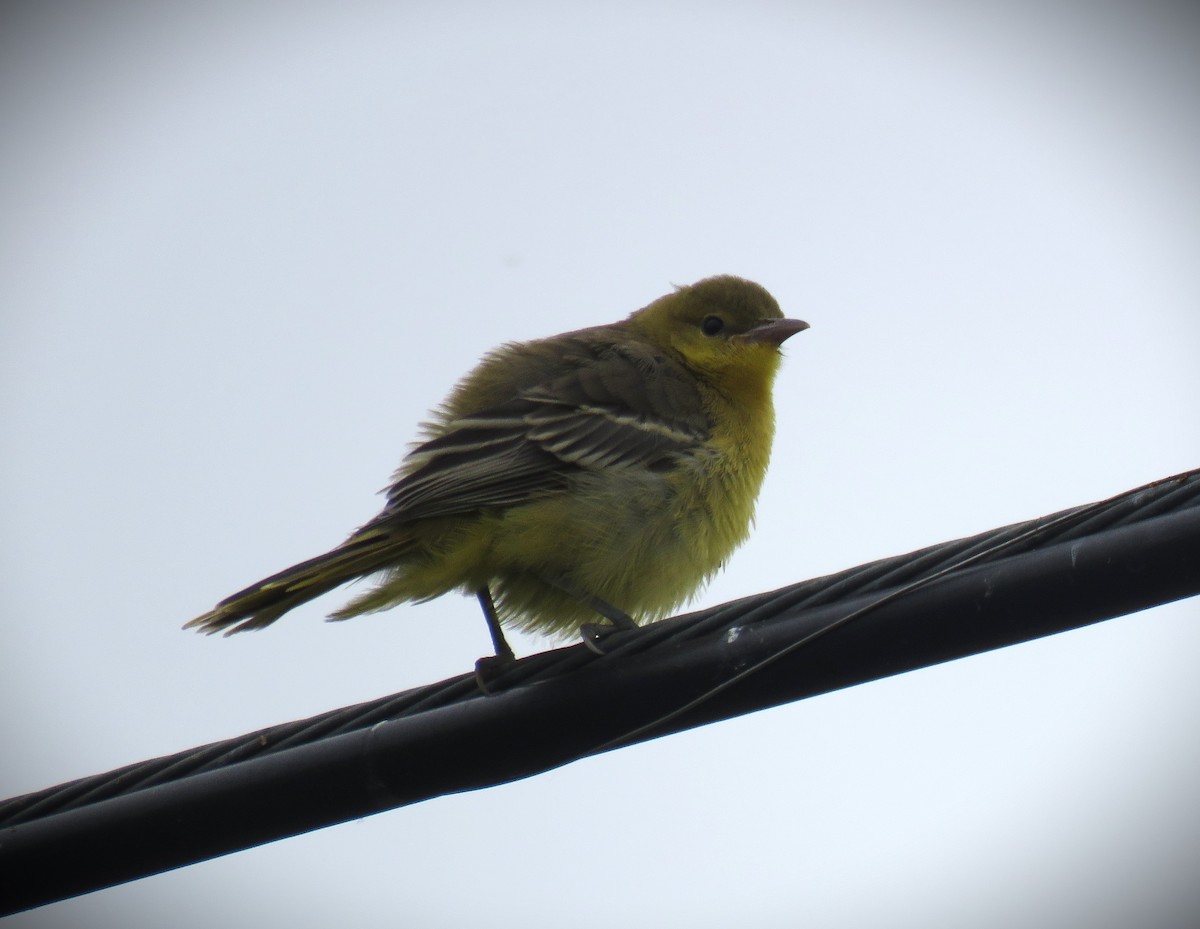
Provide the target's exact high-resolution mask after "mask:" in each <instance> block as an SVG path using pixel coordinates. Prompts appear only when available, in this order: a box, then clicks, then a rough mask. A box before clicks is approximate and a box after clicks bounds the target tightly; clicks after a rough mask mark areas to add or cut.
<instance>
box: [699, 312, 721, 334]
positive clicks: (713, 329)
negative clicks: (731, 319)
mask: <svg viewBox="0 0 1200 929" xmlns="http://www.w3.org/2000/svg"><path fill="white" fill-rule="evenodd" d="M724 328H725V320H723V319H721V317H720V316H705V317H704V321H703V322H701V323H700V331H701V332H703V333H704V334H705V335H716V334H717V333H718V332H720V331H721V330H722V329H724Z"/></svg>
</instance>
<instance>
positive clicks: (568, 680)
mask: <svg viewBox="0 0 1200 929" xmlns="http://www.w3.org/2000/svg"><path fill="white" fill-rule="evenodd" d="M1196 593H1200V471H1193V472H1188V473H1187V474H1183V475H1178V476H1176V477H1173V478H1168V479H1165V480H1163V481H1158V482H1156V483H1154V484H1152V485H1148V486H1147V487H1143V488H1138V489H1136V490H1133V491H1129V492H1128V493H1125V494H1121V495H1120V496H1118V497H1115V498H1113V499H1111V500H1108V501H1103V502H1101V503H1095V504H1089V505H1087V506H1084V507H1077V508H1075V509H1072V510H1066V511H1063V512H1061V513H1058V514H1054V515H1052V516H1048V517H1044V518H1041V519H1038V520H1031V521H1029V522H1025V523H1020V524H1017V525H1014V526H1007V527H1003V528H1001V529H998V530H994V531H992V532H988V533H983V534H981V535H978V536H974V537H972V538H969V539H963V540H958V541H954V542H948V543H944V544H942V545H937V546H933V547H931V548H927V549H924V550H921V551H918V552H914V553H912V554H910V555H905V556H900V557H896V558H889V559H884V560H882V561H878V562H874V563H871V564H868V565H864V566H861V567H859V568H854V569H851V570H849V571H844V572H841V573H839V574H835V575H831V576H829V577H824V578H818V579H815V580H811V581H806V582H803V583H801V584H796V585H793V586H791V587H787V588H783V589H782V590H778V591H774V592H770V593H766V594H760V595H757V596H754V597H747V598H745V599H742V600H738V601H734V602H732V603H728V604H724V605H722V606H719V607H715V608H713V609H709V610H705V611H701V612H698V613H693V614H690V615H687V616H681V617H676V618H674V619H670V620H664V621H663V622H661V623H656V624H653V625H651V626H648V627H646V628H644V629H639V630H635V631H628V632H619V633H616V634H614V635H612V636H611V637H609V638H608V639H605V640H604V642H603V645H604V647H605V649H606V653H605V654H604V655H601V656H597V655H594V654H593V653H592V652H590V651H589V650H588V649H587V648H585V647H584V646H582V645H578V646H574V647H570V648H564V649H557V650H553V651H549V652H543V653H541V654H538V655H534V656H531V657H530V658H527V659H524V660H522V661H520V662H517V663H516V664H515V665H514V666H513V668H512V669H511V670H510V671H508V672H506V673H505V674H504V675H503V676H502V677H501V678H500V679H499V680H497V681H495V682H493V686H494V687H499V688H501V689H499V691H498V692H494V693H492V694H489V695H484V694H482V693H480V691H479V690H478V688H477V687H476V685H475V682H474V679H473V676H472V675H463V676H460V677H457V678H452V679H450V680H448V681H443V682H441V683H439V684H435V685H431V686H428V687H422V688H417V689H414V690H409V691H406V692H404V693H401V694H396V695H393V696H390V697H386V698H383V699H381V700H376V701H371V702H368V703H362V704H359V705H357V706H353V707H348V708H345V709H341V710H336V711H333V712H329V713H324V714H322V715H320V716H316V717H313V718H311V719H307V720H301V721H298V722H293V723H288V724H284V725H281V726H275V727H271V728H269V729H264V730H261V731H260V732H256V733H250V734H249V735H246V736H242V737H239V738H236V739H230V740H226V741H223V742H217V743H213V744H211V745H207V746H203V747H201V748H198V749H193V750H191V751H187V752H181V753H179V754H177V755H172V756H168V757H165V758H159V759H154V760H152V761H147V762H142V763H140V764H135V765H130V766H128V767H125V768H122V769H119V770H118V771H114V772H110V773H108V774H103V775H97V776H94V777H89V778H83V779H80V780H77V781H72V782H70V783H68V784H63V785H60V786H59V787H54V788H50V789H48V790H43V791H38V792H36V793H33V794H28V795H25V796H23V797H17V798H14V799H12V800H9V801H6V802H4V803H3V804H0V913H8V912H14V911H16V910H20V909H24V908H28V907H31V906H37V905H40V904H42V903H46V902H50V901H52V900H57V899H62V898H64V897H67V896H72V895H74V894H78V893H85V892H87V891H89V890H94V889H98V888H100V887H104V886H109V885H111V884H114V883H119V882H121V881H125V880H131V879H133V878H136V877H141V876H145V875H147V874H153V873H157V872H160V871H163V870H167V869H170V868H174V867H179V866H181V865H183V864H188V863H192V862H195V861H200V860H203V859H205V858H209V857H213V856H216V855H220V854H225V853H228V852H231V851H235V850H238V849H242V848H247V847H250V846H252V845H256V844H260V843H262V842H267V841H271V840H274V839H277V838H282V837H284V836H287V835H294V834H296V833H299V832H304V831H307V830H310V829H315V828H319V827H321V826H325V825H331V824H333V823H337V822H342V821H345V820H347V819H353V818H357V817H360V816H363V815H367V814H369V813H373V812H379V811H382V810H385V809H391V808H394V807H397V806H402V805H405V804H408V803H414V802H418V801H420V800H424V799H428V798H430V797H434V796H439V795H442V794H447V793H453V792H456V791H461V790H471V789H476V788H479V787H485V786H490V785H494V784H498V783H503V782H505V781H509V780H513V779H516V778H520V777H526V776H529V775H531V774H535V773H538V772H541V771H545V770H547V769H549V768H552V767H556V766H558V765H561V764H565V763H568V762H570V761H573V760H576V759H578V758H580V757H583V756H585V755H588V754H593V753H595V752H597V751H601V750H607V749H609V748H613V747H616V746H618V745H623V744H629V743H631V742H633V741H642V740H644V739H648V738H653V737H657V736H660V735H664V734H667V733H669V732H674V731H679V730H681V729H686V728H690V727H693V726H698V725H702V724H704V723H707V722H712V721H714V720H717V719H724V718H728V717H730V716H734V715H738V714H740V713H745V712H750V711H752V710H756V709H761V708H763V707H766V706H772V705H776V704H779V703H783V702H787V701H790V700H796V699H801V698H803V697H806V696H812V695H814V694H818V693H824V692H827V691H829V690H833V689H836V688H839V687H845V686H849V685H851V684H854V683H860V682H863V681H867V680H872V679H875V678H879V677H883V676H887V675H890V674H896V673H899V672H901V671H906V670H911V669H913V668H918V667H923V666H926V665H929V664H934V663H937V662H941V661H946V660H950V659H952V658H956V657H962V656H964V655H969V654H975V653H977V652H980V651H985V650H988V649H991V648H997V647H1000V646H1002V645H1008V644H1014V643H1016V642H1021V641H1026V640H1028V639H1031V638H1036V637H1039V636H1042V635H1048V634H1051V633H1053V632H1059V631H1063V630H1066V629H1070V628H1075V627H1078V626H1081V625H1085V624H1087V623H1091V622H1096V621H1098V620H1101V619H1105V618H1110V617H1112V616H1118V615H1123V614H1125V613H1129V612H1132V611H1134V610H1138V609H1143V608H1145V607H1148V606H1153V605H1156V604H1159V603H1165V602H1168V601H1171V600H1175V599H1179V598H1181V597H1185V596H1190V595H1194V594H1196ZM731 682H732V683H731Z"/></svg>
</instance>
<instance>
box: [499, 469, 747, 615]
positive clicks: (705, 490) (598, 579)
mask: <svg viewBox="0 0 1200 929" xmlns="http://www.w3.org/2000/svg"><path fill="white" fill-rule="evenodd" d="M676 477H677V476H676ZM724 493H725V489H724V488H723V487H720V486H718V487H710V486H707V485H704V484H703V483H702V482H698V481H695V480H692V481H685V482H680V481H679V480H672V479H671V478H670V477H669V476H663V475H657V474H647V473H645V472H642V473H641V474H630V475H629V476H628V478H627V479H624V480H620V481H614V480H613V475H612V474H611V473H609V474H608V475H606V477H605V479H603V480H597V481H594V482H589V481H586V480H580V481H577V482H576V483H575V485H573V486H572V488H571V492H570V493H565V494H562V495H557V496H555V497H550V498H546V499H544V500H540V501H536V502H532V503H529V504H526V505H524V506H520V507H514V508H513V509H511V510H509V511H507V512H506V513H504V514H503V516H502V517H501V518H500V521H499V523H498V525H497V526H496V528H495V533H494V535H493V537H492V545H491V547H490V557H489V558H488V561H489V562H490V564H489V566H488V570H489V573H490V574H491V575H492V581H491V583H492V584H493V586H494V588H495V592H496V593H497V594H498V598H499V602H500V606H501V610H502V613H504V614H507V615H508V616H509V617H511V618H513V619H514V620H515V621H516V622H517V624H518V625H522V626H525V627H529V628H535V629H538V630H541V631H551V632H553V631H560V632H572V631H574V629H575V628H576V627H577V626H578V625H579V623H581V622H591V621H595V619H596V616H595V614H594V613H593V612H592V611H591V610H590V609H588V608H587V607H586V606H584V605H582V604H581V603H579V602H578V599H577V598H572V597H571V596H570V595H569V594H566V593H564V592H563V591H562V590H560V589H558V588H557V587H555V586H554V582H555V581H557V582H560V583H563V585H564V586H568V587H571V588H575V589H577V590H582V591H585V592H587V593H588V594H591V595H592V596H595V597H599V598H600V599H601V600H604V601H606V602H607V603H610V604H612V605H613V606H615V607H617V608H619V609H621V610H623V611H624V612H626V613H628V614H629V615H631V616H633V617H634V618H635V619H637V620H638V621H639V622H645V621H649V620H654V619H660V618H662V617H663V616H665V615H667V614H668V613H669V612H671V611H672V610H674V609H675V608H676V607H678V606H680V605H681V604H682V603H684V602H686V601H687V600H688V599H689V598H690V597H691V596H692V595H693V594H694V593H695V592H696V590H697V589H698V588H699V586H700V585H701V584H703V583H704V581H706V580H707V579H708V578H709V577H710V576H711V575H712V573H713V572H715V571H716V570H717V569H718V568H719V567H720V566H721V564H722V562H723V561H724V560H725V558H726V557H728V555H729V554H730V552H732V550H733V549H734V548H735V547H736V546H737V545H738V544H739V543H740V542H741V541H742V540H743V538H744V537H745V535H746V533H747V531H748V528H749V523H750V512H749V510H746V512H745V514H744V515H742V514H740V513H738V512H737V510H736V508H735V509H734V510H731V509H730V508H729V506H728V501H727V500H725V499H721V500H717V499H714V494H724ZM714 512H716V513H723V514H725V516H724V518H723V519H717V518H714V516H713V513H714ZM731 513H732V516H731V515H730V514H731ZM564 582H565V583H564Z"/></svg>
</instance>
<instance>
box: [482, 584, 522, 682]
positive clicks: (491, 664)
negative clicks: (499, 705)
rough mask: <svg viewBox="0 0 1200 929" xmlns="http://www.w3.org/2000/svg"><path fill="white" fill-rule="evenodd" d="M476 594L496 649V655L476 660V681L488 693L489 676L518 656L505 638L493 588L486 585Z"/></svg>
mask: <svg viewBox="0 0 1200 929" xmlns="http://www.w3.org/2000/svg"><path fill="white" fill-rule="evenodd" d="M475 596H476V597H477V598H478V599H479V606H480V607H481V608H482V609H483V618H484V619H485V620H487V627H488V632H489V633H491V636H492V646H493V647H494V648H495V649H496V654H495V655H494V656H489V657H487V658H480V659H479V660H478V661H477V662H475V681H476V683H478V684H479V689H480V690H482V691H483V692H484V693H488V690H489V688H488V678H489V677H491V676H492V675H494V674H496V673H497V672H498V671H500V670H502V669H503V668H504V667H505V666H506V665H509V664H512V662H514V661H516V658H517V656H516V655H514V654H513V650H512V646H510V645H509V644H508V640H507V639H505V638H504V630H503V629H501V628H500V617H499V616H498V615H497V614H496V601H494V600H493V599H492V592H491V590H489V589H488V588H487V587H486V586H484V587H480V588H479V589H478V590H477V591H475Z"/></svg>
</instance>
